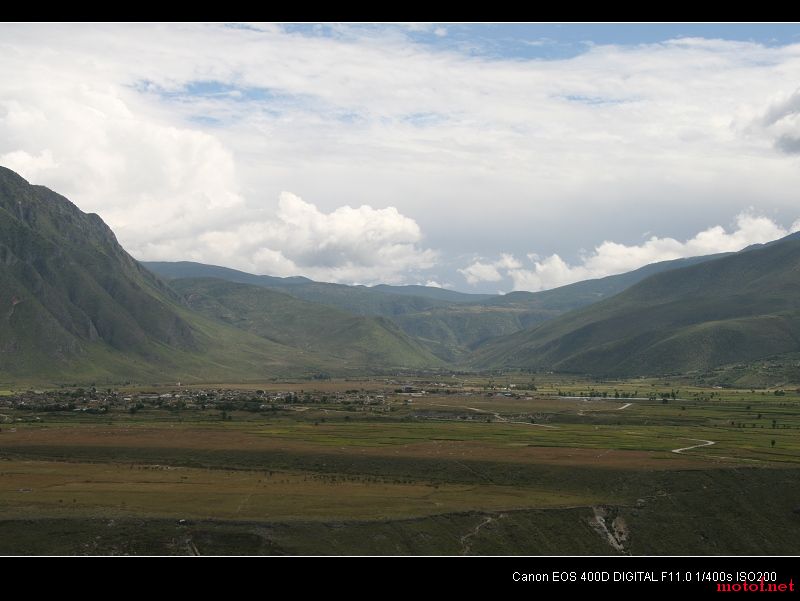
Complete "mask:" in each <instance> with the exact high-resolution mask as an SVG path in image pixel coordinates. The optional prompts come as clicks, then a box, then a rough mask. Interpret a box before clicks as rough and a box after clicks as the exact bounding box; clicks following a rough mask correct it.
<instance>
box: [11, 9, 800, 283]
mask: <svg viewBox="0 0 800 601" xmlns="http://www.w3.org/2000/svg"><path fill="white" fill-rule="evenodd" d="M0 165H3V166H6V167H9V168H11V169H14V170H15V171H17V172H19V173H20V174H21V175H23V176H24V177H25V178H26V179H28V180H29V181H31V182H32V183H38V184H44V185H46V186H48V187H50V188H53V189H54V190H56V191H58V192H61V193H62V194H64V195H65V196H67V197H68V198H70V199H71V200H72V201H73V202H75V203H76V204H77V205H78V206H79V207H80V208H81V209H83V210H84V211H87V212H96V213H98V214H99V215H100V216H101V217H102V218H103V219H104V220H105V221H106V222H107V223H108V224H109V225H110V226H111V227H112V228H113V229H114V230H115V232H116V233H117V236H118V238H119V240H120V242H121V243H122V244H123V246H125V248H126V249H127V250H128V251H129V252H131V253H132V254H133V255H134V256H135V257H137V258H139V259H143V260H194V261H201V262H205V263H213V264H217V265H225V266H228V267H233V268H237V269H242V270H245V271H250V272H254V273H262V274H271V275H280V276H286V275H306V276H309V277H312V278H314V279H318V280H325V281H337V282H343V283H365V284H373V283H378V282H387V283H409V284H416V283H423V284H424V283H430V284H431V285H444V286H448V287H451V288H454V289H457V290H463V291H467V292H498V291H502V292H508V291H510V290H540V289H546V288H552V287H554V286H558V285H562V284H566V283H569V282H572V281H576V280H580V279H586V278H590V277H602V276H604V275H610V274H613V273H620V272H623V271H628V270H630V269H634V268H636V267H639V266H641V265H644V264H647V263H651V262H653V261H658V260H664V259H673V258H677V257H681V256H692V255H698V254H708V253H712V252H719V251H729V250H738V249H739V248H742V247H744V246H747V245H748V244H751V243H754V242H763V241H767V240H771V239H774V238H777V237H779V236H782V235H785V234H787V233H789V232H791V231H795V230H797V229H800V25H753V26H748V25H685V24H684V25H517V24H506V25H503V24H494V25H489V24H487V25H478V24H452V23H441V24H369V25H368V24H359V25H352V24H351V25H338V24H323V25H314V24H301V25H282V24H162V25H159V24H120V25H103V24H90V25H80V24H0Z"/></svg>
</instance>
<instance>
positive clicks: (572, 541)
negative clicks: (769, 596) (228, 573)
mask: <svg viewBox="0 0 800 601" xmlns="http://www.w3.org/2000/svg"><path fill="white" fill-rule="evenodd" d="M423 391H424V392H423ZM48 395H49V396H48ZM44 398H47V401H46V402H44V401H42V400H41V399H44ZM21 399H22V401H21ZM54 399H55V400H54ZM61 401H64V402H67V401H68V402H69V403H71V404H70V405H69V407H65V406H64V403H63V402H61ZM21 402H23V404H20V403H21ZM54 403H55V405H54ZM59 403H60V404H59ZM0 422H2V423H0V554H4V555H35V554H47V555H82V554H89V555H112V554H113V555H121V554H138V555H172V554H190V555H226V554H235V555H261V554H268V555H351V554H359V555H362V554H363V555H422V554H424V555H431V554H432V555H437V554H444V555H482V554H491V555H517V554H520V555H521V554H525V555H531V554H533V555H535V554H547V555H560V554H570V555H573V554H574V555H592V554H599V555H613V554H634V555H638V554H647V555H660V554H670V555H673V554H679V555H683V554H692V555H718V554H729V555H745V554H771V555H773V554H774V555H794V554H797V553H798V552H800V543H798V541H800V436H798V434H800V432H799V431H798V429H800V394H798V392H797V390H795V389H787V390H782V389H781V390H778V389H774V390H773V389H770V390H733V389H724V390H723V389H711V388H698V387H693V386H690V385H685V384H681V383H679V382H670V381H664V380H661V379H659V380H643V379H637V380H631V381H618V382H593V381H581V380H579V379H565V378H558V377H556V376H549V377H546V376H537V377H535V378H532V377H530V376H527V375H524V376H523V375H520V376H518V377H503V378H499V379H491V378H474V377H473V378H469V377H466V378H461V379H459V381H458V382H456V381H454V379H452V378H451V379H448V380H444V381H436V380H412V381H410V383H409V379H397V378H394V379H392V378H371V379H363V380H340V381H319V382H317V381H311V382H309V381H306V382H301V381H294V382H269V383H256V384H246V385H245V384H242V385H231V384H227V385H226V384H219V385H214V386H202V387H201V386H193V387H177V386H159V387H156V386H140V387H127V388H123V389H119V390H116V389H105V388H103V392H100V391H99V390H97V389H96V390H94V391H92V392H91V393H90V392H89V391H84V390H80V391H76V390H75V389H60V390H55V391H49V392H48V391H29V392H26V393H21V392H20V391H19V390H11V389H10V388H9V389H8V390H0ZM745 526H746V527H745Z"/></svg>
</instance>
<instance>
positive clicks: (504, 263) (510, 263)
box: [458, 253, 522, 284]
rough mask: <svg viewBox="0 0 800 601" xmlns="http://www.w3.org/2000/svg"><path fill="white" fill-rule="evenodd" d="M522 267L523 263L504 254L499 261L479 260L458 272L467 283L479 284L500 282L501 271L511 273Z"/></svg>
mask: <svg viewBox="0 0 800 601" xmlns="http://www.w3.org/2000/svg"><path fill="white" fill-rule="evenodd" d="M520 267H522V263H520V262H519V261H518V260H517V259H515V258H514V257H513V256H511V255H510V254H508V253H503V254H501V255H500V258H499V259H498V260H497V261H492V262H489V263H484V262H482V261H480V260H478V261H475V262H474V263H472V265H469V266H467V267H465V268H463V269H459V270H458V271H459V273H461V274H462V275H463V276H464V278H465V279H466V280H467V283H469V284H477V283H478V282H499V281H500V280H502V279H503V275H502V274H501V273H500V270H501V269H505V270H507V271H511V270H515V269H519V268H520Z"/></svg>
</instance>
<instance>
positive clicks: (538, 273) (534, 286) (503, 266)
mask: <svg viewBox="0 0 800 601" xmlns="http://www.w3.org/2000/svg"><path fill="white" fill-rule="evenodd" d="M795 231H800V219H799V220H797V221H795V222H794V223H793V224H792V225H791V227H790V228H789V229H788V230H787V229H784V228H783V227H781V226H780V225H778V224H777V223H775V222H774V221H773V220H772V219H769V218H768V217H764V216H759V215H754V214H752V213H742V214H740V215H738V216H737V217H736V225H735V227H734V228H733V229H732V230H731V231H730V232H728V231H726V230H725V228H723V227H722V226H719V225H718V226H714V227H710V228H708V229H706V230H703V231H701V232H699V233H698V234H697V235H695V236H694V237H693V238H691V239H689V240H686V241H684V242H680V241H678V240H675V239H674V238H659V237H657V236H651V237H650V238H648V239H647V240H646V241H645V242H644V243H642V244H639V245H626V244H620V243H617V242H610V241H604V242H603V243H602V244H600V245H598V246H597V247H595V249H594V250H593V251H592V252H591V253H587V254H585V255H584V256H583V257H582V258H581V261H580V263H577V264H574V265H571V264H569V263H567V262H566V261H564V259H562V258H561V257H560V256H559V255H558V254H552V255H550V256H547V257H544V258H541V257H539V255H537V254H535V253H530V254H528V259H529V261H530V264H531V265H530V266H524V265H523V264H522V263H521V262H519V261H517V260H516V259H514V258H513V257H511V256H510V255H507V254H504V255H502V257H501V258H500V259H499V260H498V261H495V262H493V263H482V262H480V261H476V262H474V263H473V264H472V265H470V266H468V267H466V268H464V269H460V270H459V271H460V272H461V273H462V274H463V275H464V277H465V278H466V280H467V282H468V283H470V284H477V283H478V282H481V281H487V282H497V281H501V280H503V279H505V278H510V279H511V280H512V282H513V288H514V290H528V291H532V292H535V291H538V290H547V289H550V288H556V287H558V286H564V285H566V284H571V283H573V282H578V281H581V280H588V279H594V278H602V277H605V276H609V275H615V274H619V273H625V272H627V271H632V270H634V269H637V268H639V267H642V266H644V265H648V264H650V263H656V262H659V261H668V260H672V259H679V258H683V257H694V256H701V255H709V254H714V253H721V252H735V251H738V250H741V249H742V248H745V247H746V246H749V245H751V244H758V243H764V242H769V241H771V240H775V239H777V238H781V237H783V236H786V235H787V234H789V233H791V232H795Z"/></svg>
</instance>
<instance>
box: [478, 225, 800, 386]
mask: <svg viewBox="0 0 800 601" xmlns="http://www.w3.org/2000/svg"><path fill="white" fill-rule="evenodd" d="M797 351H800V238H798V235H797V234H793V235H791V236H788V237H787V238H784V239H783V240H781V241H777V242H776V243H770V244H767V245H759V246H754V247H749V248H748V249H746V250H744V251H741V252H739V253H735V254H731V255H728V256H723V257H721V258H717V259H715V260H712V261H705V262H702V263H699V264H696V265H691V266H687V267H683V268H680V269H674V270H670V271H666V272H662V273H658V274H655V275H652V276H651V277H649V278H646V279H644V280H642V281H641V282H639V283H638V284H636V285H634V286H631V287H630V288H628V289H627V290H625V291H623V292H621V293H620V294H618V295H616V296H613V297H611V298H608V299H606V300H603V301H601V302H598V303H595V304H592V305H590V306H587V307H584V308H582V309H579V310H576V311H572V312H570V313H567V314H565V315H562V316H560V317H559V318H557V319H554V320H552V321H549V322H548V323H545V324H542V325H541V326H539V327H537V328H533V329H529V330H524V331H520V332H518V333H516V334H513V335H511V336H507V337H504V338H499V339H495V340H493V341H491V342H489V343H487V344H486V345H485V346H483V347H482V348H481V349H479V350H478V351H477V352H476V353H475V354H474V355H473V356H472V357H471V358H470V364H471V365H472V366H473V367H477V368H509V367H518V368H525V369H534V370H555V371H567V372H578V373H590V374H595V375H612V376H631V375H647V374H664V373H685V372H689V371H696V370H708V369H713V368H716V367H720V366H723V365H726V364H732V363H739V362H748V361H755V360H758V359H763V358H766V357H773V356H779V355H782V354H787V353H793V352H797Z"/></svg>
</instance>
